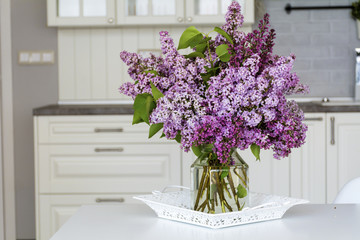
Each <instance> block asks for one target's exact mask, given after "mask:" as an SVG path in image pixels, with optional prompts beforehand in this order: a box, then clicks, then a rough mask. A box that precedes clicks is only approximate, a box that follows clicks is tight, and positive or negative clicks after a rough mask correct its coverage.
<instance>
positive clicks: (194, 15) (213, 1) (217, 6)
mask: <svg viewBox="0 0 360 240" xmlns="http://www.w3.org/2000/svg"><path fill="white" fill-rule="evenodd" d="M237 1H238V2H239V3H240V5H241V11H242V14H243V15H244V24H246V25H250V24H253V23H254V21H255V20H254V18H255V13H254V11H255V10H254V0H237ZM231 2H232V0H186V16H185V22H186V23H202V24H216V23H219V24H222V23H224V22H225V18H224V16H225V13H226V11H227V8H228V6H229V5H230V3H231Z"/></svg>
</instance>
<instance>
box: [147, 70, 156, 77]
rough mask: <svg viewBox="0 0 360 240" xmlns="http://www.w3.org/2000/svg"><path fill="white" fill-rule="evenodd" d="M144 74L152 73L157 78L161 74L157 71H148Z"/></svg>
mask: <svg viewBox="0 0 360 240" xmlns="http://www.w3.org/2000/svg"><path fill="white" fill-rule="evenodd" d="M144 73H152V74H154V75H155V76H158V75H159V73H158V72H157V71H155V70H147V71H144Z"/></svg>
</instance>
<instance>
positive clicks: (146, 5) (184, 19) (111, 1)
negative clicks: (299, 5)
mask: <svg viewBox="0 0 360 240" xmlns="http://www.w3.org/2000/svg"><path fill="white" fill-rule="evenodd" d="M231 1H232V0H185V1H183V0H116V2H115V0H47V12H48V26H63V27H66V26H114V25H118V26H128V25H181V24H186V25H190V24H203V25H205V24H206V25H209V24H221V23H223V22H224V21H225V19H224V16H225V13H226V11H227V7H228V6H229V4H230V3H231ZM237 1H238V2H239V3H240V5H241V9H242V14H243V15H244V24H245V25H250V24H253V23H254V18H255V17H254V0H237Z"/></svg>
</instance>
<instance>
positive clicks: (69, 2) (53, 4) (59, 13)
mask: <svg viewBox="0 0 360 240" xmlns="http://www.w3.org/2000/svg"><path fill="white" fill-rule="evenodd" d="M47 8H48V9H47V10H48V11H47V12H48V25H49V26H76V25H80V26H81V25H88V26H93V25H103V26H107V25H114V24H115V18H114V16H115V0H47Z"/></svg>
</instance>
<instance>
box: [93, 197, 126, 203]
mask: <svg viewBox="0 0 360 240" xmlns="http://www.w3.org/2000/svg"><path fill="white" fill-rule="evenodd" d="M95 202H97V203H101V202H120V203H122V202H125V199H124V198H97V199H95Z"/></svg>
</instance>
